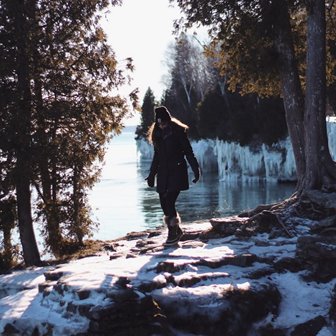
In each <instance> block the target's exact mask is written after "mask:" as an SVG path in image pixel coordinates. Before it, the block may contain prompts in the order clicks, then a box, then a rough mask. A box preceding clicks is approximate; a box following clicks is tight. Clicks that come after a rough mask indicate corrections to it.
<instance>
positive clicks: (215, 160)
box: [137, 117, 336, 182]
mask: <svg viewBox="0 0 336 336" xmlns="http://www.w3.org/2000/svg"><path fill="white" fill-rule="evenodd" d="M327 134H328V142H329V149H330V152H331V155H332V157H333V159H334V160H336V118H333V117H328V118H327ZM191 145H192V147H193V149H194V152H195V155H196V157H197V159H198V161H199V164H200V166H201V169H202V171H211V172H218V177H219V180H221V181H237V180H242V181H245V182H246V181H249V180H252V179H255V180H258V179H263V180H266V181H267V182H277V181H293V180H295V179H296V169H295V161H294V154H293V148H292V145H291V142H290V139H289V138H288V137H287V138H286V139H284V140H281V141H279V142H278V143H275V144H273V145H272V146H267V145H265V144H263V145H261V147H260V148H258V149H256V148H250V147H248V146H241V145H239V144H238V143H235V142H226V141H222V140H218V139H216V140H211V139H208V140H199V141H192V142H191ZM137 151H138V153H139V155H140V157H141V158H143V159H148V160H150V159H151V158H152V155H153V149H152V146H151V145H150V144H148V143H147V142H146V141H144V140H138V141H137Z"/></svg>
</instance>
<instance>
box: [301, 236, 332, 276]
mask: <svg viewBox="0 0 336 336" xmlns="http://www.w3.org/2000/svg"><path fill="white" fill-rule="evenodd" d="M296 256H297V258H298V259H299V261H300V262H301V263H302V266H303V267H306V268H308V270H309V271H310V276H311V277H312V279H314V280H316V281H321V282H328V281H330V280H331V279H333V278H334V277H335V276H336V268H335V262H336V237H333V236H331V237H326V236H302V237H299V238H298V240H297V248H296Z"/></svg>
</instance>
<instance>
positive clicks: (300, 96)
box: [177, 0, 336, 195]
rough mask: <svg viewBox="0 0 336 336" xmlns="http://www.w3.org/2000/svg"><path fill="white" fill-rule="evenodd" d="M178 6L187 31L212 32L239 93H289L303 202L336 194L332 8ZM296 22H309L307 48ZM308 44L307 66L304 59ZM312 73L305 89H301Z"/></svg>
mask: <svg viewBox="0 0 336 336" xmlns="http://www.w3.org/2000/svg"><path fill="white" fill-rule="evenodd" d="M177 3H178V5H179V6H180V7H181V8H182V9H183V11H184V12H185V14H186V19H187V22H186V24H187V26H188V25H191V24H193V23H195V22H197V23H202V24H204V25H208V26H210V28H211V29H210V33H211V34H212V36H213V37H214V39H213V43H214V44H215V45H218V43H219V44H220V46H221V52H220V54H219V55H218V56H219V57H220V62H219V67H221V70H222V71H223V72H225V70H227V75H228V76H229V77H230V85H231V88H233V89H234V88H235V87H237V86H240V88H241V90H242V91H243V92H244V91H245V92H261V93H262V94H265V95H271V94H274V93H276V92H281V95H282V97H283V100H284V106H285V111H286V121H287V126H288V132H289V136H290V139H291V142H292V145H293V151H294V156H295V161H296V170H297V178H298V183H297V195H300V194H302V193H303V192H304V191H307V190H312V189H318V190H333V189H335V182H336V166H335V163H334V162H333V161H332V159H331V156H330V152H329V149H328V141H327V134H326V120H325V116H326V17H325V13H326V3H325V1H324V0H316V1H293V2H289V1H286V0H253V1H245V0H242V1H239V2H237V1H231V0H227V1H222V2H218V1H215V0H213V1H211V0H210V1H195V0H188V1H185V0H177ZM330 10H331V9H330ZM293 14H296V15H298V14H300V15H303V16H304V17H305V16H306V17H307V37H306V40H305V43H302V36H301V35H300V33H301V32H300V31H298V30H295V29H294V28H295V26H294V24H293V21H291V16H292V17H295V15H294V16H293ZM302 44H304V46H305V50H306V53H307V58H306V62H305V64H303V63H302V59H300V58H298V54H299V52H298V49H299V48H300V47H301V46H302ZM301 52H302V50H301ZM300 61H301V63H300ZM304 69H306V74H305V81H301V78H302V74H303V71H304ZM304 89H305V90H306V91H305V94H304Z"/></svg>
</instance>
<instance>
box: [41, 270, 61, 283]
mask: <svg viewBox="0 0 336 336" xmlns="http://www.w3.org/2000/svg"><path fill="white" fill-rule="evenodd" d="M43 275H44V277H45V279H46V280H47V281H57V280H59V279H60V278H61V277H62V276H63V275H64V274H63V272H58V271H50V272H45V273H44V274H43Z"/></svg>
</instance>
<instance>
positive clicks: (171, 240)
mask: <svg viewBox="0 0 336 336" xmlns="http://www.w3.org/2000/svg"><path fill="white" fill-rule="evenodd" d="M180 222H181V218H180V216H179V215H178V214H177V216H176V217H171V218H170V220H169V224H168V237H167V240H166V242H165V245H166V246H168V245H174V244H176V243H178V241H179V240H180V239H181V237H182V236H183V231H182V230H181V228H180V226H179V224H180Z"/></svg>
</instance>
